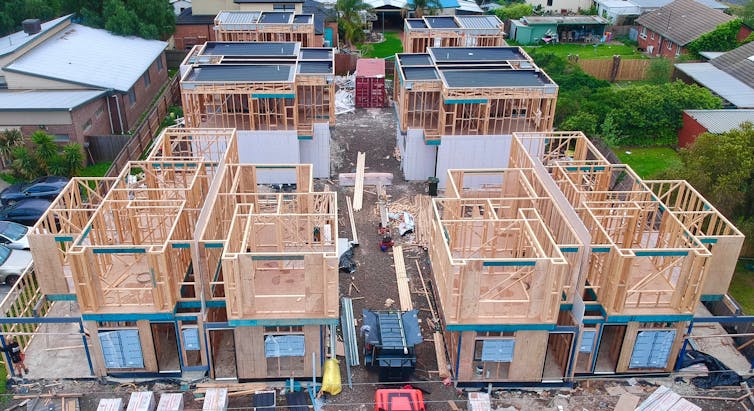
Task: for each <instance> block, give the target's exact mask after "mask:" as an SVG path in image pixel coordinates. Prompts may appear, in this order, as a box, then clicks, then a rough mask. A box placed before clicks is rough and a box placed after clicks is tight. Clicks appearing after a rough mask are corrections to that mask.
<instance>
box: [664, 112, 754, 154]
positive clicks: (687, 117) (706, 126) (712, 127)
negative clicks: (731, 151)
mask: <svg viewBox="0 0 754 411" xmlns="http://www.w3.org/2000/svg"><path fill="white" fill-rule="evenodd" d="M747 122H748V123H754V110H684V111H683V127H681V129H680V130H678V146H679V147H687V146H689V145H691V144H692V143H693V142H694V141H696V138H697V137H699V136H700V135H701V134H704V133H713V134H721V133H726V132H728V131H731V130H733V129H736V128H738V127H740V126H741V124H743V123H747Z"/></svg>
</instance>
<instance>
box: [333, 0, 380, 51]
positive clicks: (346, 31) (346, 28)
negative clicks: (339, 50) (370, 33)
mask: <svg viewBox="0 0 754 411" xmlns="http://www.w3.org/2000/svg"><path fill="white" fill-rule="evenodd" d="M371 8H372V7H371V6H369V5H368V4H366V3H364V1H363V0H337V2H336V3H335V11H336V12H337V13H338V26H339V27H342V28H343V40H344V42H345V44H346V47H347V48H350V47H351V46H352V45H353V43H354V42H356V41H359V40H360V39H361V36H362V34H363V33H362V29H363V27H364V25H363V23H362V19H361V13H362V12H365V11H367V10H371Z"/></svg>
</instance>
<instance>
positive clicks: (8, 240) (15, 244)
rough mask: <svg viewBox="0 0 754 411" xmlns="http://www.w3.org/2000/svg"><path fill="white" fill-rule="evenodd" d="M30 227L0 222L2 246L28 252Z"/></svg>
mask: <svg viewBox="0 0 754 411" xmlns="http://www.w3.org/2000/svg"><path fill="white" fill-rule="evenodd" d="M28 233H29V227H27V226H25V225H21V224H18V223H14V222H13V221H0V244H1V245H4V246H6V247H8V248H12V249H14V250H28V249H29V238H28V237H27V236H26V235H27V234H28Z"/></svg>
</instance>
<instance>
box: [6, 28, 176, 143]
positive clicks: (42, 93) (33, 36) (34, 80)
mask: <svg viewBox="0 0 754 411" xmlns="http://www.w3.org/2000/svg"><path fill="white" fill-rule="evenodd" d="M27 23H28V24H26V25H25V27H26V29H25V31H21V32H18V33H13V34H11V35H9V36H6V37H3V38H0V88H1V89H7V90H2V91H0V111H2V112H3V113H15V114H14V115H7V114H4V115H2V116H0V118H2V120H0V127H2V128H20V129H21V130H22V131H24V132H25V133H27V134H29V133H31V132H33V131H34V130H35V129H45V130H47V131H48V132H49V133H51V134H54V135H55V137H56V139H57V141H59V142H61V143H65V142H69V141H71V142H77V143H81V144H82V145H83V146H86V142H87V138H86V137H87V136H93V135H110V134H121V133H126V132H128V131H129V130H131V129H132V128H133V127H134V126H135V125H136V124H137V122H138V120H139V118H140V117H141V116H142V114H143V113H144V111H145V110H146V109H147V108H148V107H149V105H150V103H151V102H152V101H153V100H154V98H155V96H156V95H157V94H158V92H159V91H160V89H161V88H162V86H163V85H164V84H165V83H166V82H167V80H168V70H167V67H166V65H165V54H164V50H165V47H166V46H167V43H165V42H162V41H155V40H145V39H141V38H138V37H123V36H116V35H114V34H111V33H109V32H107V31H106V30H101V29H95V28H91V27H87V26H83V25H80V24H75V23H72V22H71V16H64V17H61V18H58V19H55V20H52V21H49V22H47V23H42V24H40V23H39V20H31V21H27Z"/></svg>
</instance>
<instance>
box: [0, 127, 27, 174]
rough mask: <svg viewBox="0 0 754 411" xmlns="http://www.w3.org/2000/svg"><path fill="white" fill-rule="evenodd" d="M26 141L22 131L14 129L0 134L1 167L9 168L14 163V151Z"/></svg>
mask: <svg viewBox="0 0 754 411" xmlns="http://www.w3.org/2000/svg"><path fill="white" fill-rule="evenodd" d="M23 139H24V135H23V134H21V130H19V129H17V128H12V129H8V130H5V131H3V132H2V133H0V166H2V168H7V167H8V166H9V165H10V163H12V162H13V158H12V155H13V149H14V148H16V146H18V145H19V144H21V142H22V141H23Z"/></svg>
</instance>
